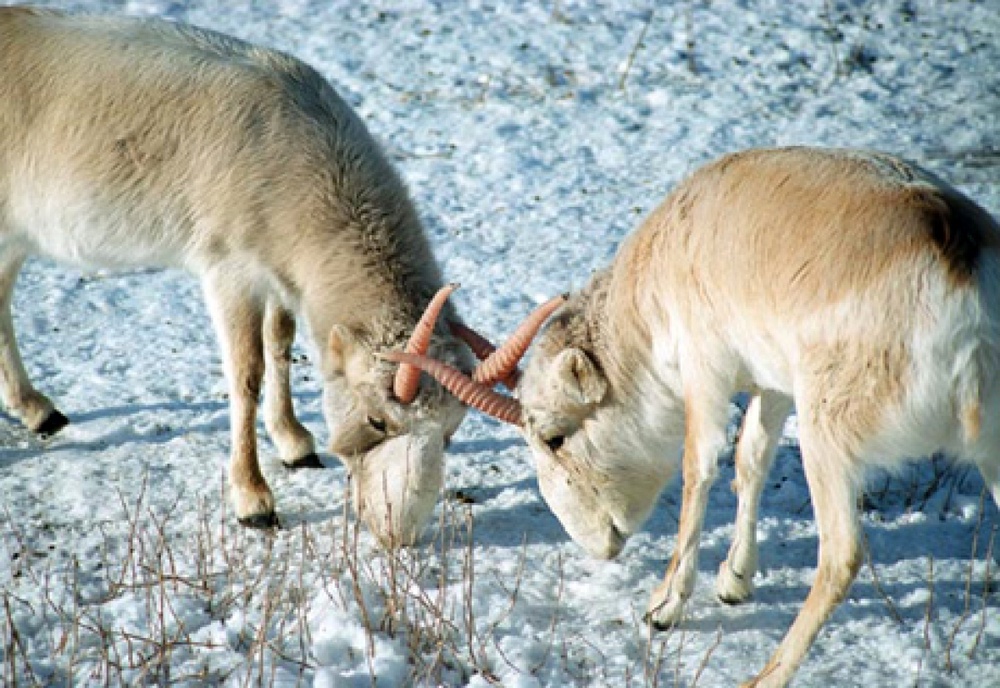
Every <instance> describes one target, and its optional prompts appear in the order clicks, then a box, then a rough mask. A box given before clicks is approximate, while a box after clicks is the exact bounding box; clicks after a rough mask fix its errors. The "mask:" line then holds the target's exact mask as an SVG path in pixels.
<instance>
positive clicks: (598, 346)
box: [396, 148, 1000, 686]
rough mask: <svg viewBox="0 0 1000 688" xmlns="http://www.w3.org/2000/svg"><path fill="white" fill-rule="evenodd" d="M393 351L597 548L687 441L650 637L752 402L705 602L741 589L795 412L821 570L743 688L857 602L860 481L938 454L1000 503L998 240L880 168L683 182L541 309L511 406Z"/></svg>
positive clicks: (631, 524) (845, 154)
mask: <svg viewBox="0 0 1000 688" xmlns="http://www.w3.org/2000/svg"><path fill="white" fill-rule="evenodd" d="M396 358H397V359H400V360H406V361H408V362H410V363H419V364H420V365H421V366H423V367H424V368H425V369H427V370H428V371H431V372H433V373H434V374H435V375H437V376H438V377H439V378H440V379H441V380H442V382H443V383H447V385H448V386H450V387H451V388H452V389H454V390H455V391H456V394H459V395H461V396H462V397H463V398H466V399H467V401H468V403H474V404H476V405H479V406H481V407H485V408H486V410H487V411H488V412H493V413H494V415H498V416H501V417H504V418H507V419H510V420H512V421H513V422H515V423H517V424H518V425H520V426H521V427H522V431H523V434H524V436H525V438H526V439H527V441H528V443H529V445H530V446H531V449H532V454H533V455H534V459H535V462H536V464H537V469H538V479H539V484H540V486H541V490H542V494H543V495H544V497H545V499H546V500H547V502H548V503H549V505H550V506H551V507H552V509H553V510H554V511H555V513H556V515H557V516H558V517H559V519H560V521H561V522H562V524H563V525H564V526H565V528H566V530H567V531H568V532H569V534H570V535H571V536H572V537H573V538H574V539H575V540H576V541H577V542H579V543H580V544H581V545H583V547H584V548H586V549H587V551H589V552H590V553H592V554H593V555H595V556H598V557H613V556H615V555H616V554H618V552H619V551H620V550H621V549H622V547H623V545H624V543H625V540H626V538H627V537H628V536H629V535H630V534H631V533H634V532H636V530H637V529H638V528H639V527H640V526H641V525H642V523H643V521H644V520H645V519H646V517H647V515H648V514H649V512H650V510H651V508H652V507H653V504H654V501H655V499H656V497H657V495H658V494H659V493H660V491H661V490H662V489H663V487H664V485H665V484H666V483H667V481H668V480H669V479H670V478H671V476H672V475H673V474H674V473H675V471H676V461H675V458H674V457H676V456H677V455H678V451H677V450H678V448H679V447H680V446H681V445H683V449H684V452H683V482H684V488H683V505H682V507H681V515H680V526H679V532H678V536H677V547H676V550H675V552H674V554H673V558H672V561H671V562H670V566H669V568H668V569H667V572H666V576H665V579H664V581H663V583H662V584H661V585H660V586H659V587H658V588H657V589H656V590H655V591H654V592H653V595H652V599H651V601H650V604H649V613H648V618H649V620H650V621H651V622H652V624H654V625H655V626H657V627H669V626H671V625H673V624H676V623H677V622H679V621H680V620H681V615H682V611H683V605H684V603H685V601H686V600H687V599H688V598H689V596H690V595H691V591H692V588H693V586H694V578H695V571H696V569H697V558H698V539H699V535H700V532H701V527H702V521H703V517H704V511H705V505H706V501H707V498H708V492H709V487H710V486H711V484H712V481H713V480H714V478H715V476H716V471H717V468H716V461H717V458H718V455H719V452H720V450H722V449H723V448H724V446H725V443H726V424H727V415H728V414H727V407H728V402H729V400H730V398H731V397H732V395H733V394H734V393H735V392H737V391H740V390H745V391H750V392H751V393H752V394H753V397H752V401H751V404H750V407H749V410H748V413H747V416H746V418H745V421H744V427H743V432H742V435H741V438H740V441H739V444H738V447H737V450H736V480H735V482H734V489H735V490H736V492H737V495H738V503H739V506H738V510H737V517H736V518H737V524H736V530H735V533H736V534H735V539H734V541H733V543H732V546H731V548H730V550H729V554H728V557H727V559H726V561H725V562H724V563H723V564H722V566H721V569H720V571H719V576H718V579H717V583H716V587H717V591H718V594H719V597H720V598H721V599H722V600H724V601H726V602H730V603H735V602H741V601H744V600H746V599H748V598H749V597H750V596H751V594H752V592H753V586H752V579H753V576H754V572H755V571H756V568H757V541H756V532H755V528H756V520H757V506H758V502H759V499H760V494H761V489H762V487H763V481H764V478H765V476H766V474H767V472H768V470H769V468H770V465H771V462H772V460H773V458H774V454H775V450H776V446H777V444H778V440H779V439H780V436H781V430H782V427H783V424H784V421H785V418H786V416H787V415H788V414H789V412H790V411H791V409H792V406H793V403H794V406H795V408H796V409H797V413H798V423H799V442H800V448H801V453H802V461H803V464H804V467H805V474H806V479H807V481H808V484H809V491H810V495H811V497H812V504H813V510H814V513H815V517H816V521H817V529H818V531H819V561H818V567H817V571H816V578H815V581H814V583H813V587H812V590H811V591H810V592H809V596H808V598H807V599H806V602H805V605H804V606H803V608H802V610H801V612H800V613H799V615H798V617H797V618H796V619H795V622H794V624H793V625H792V627H791V629H790V630H789V631H788V633H787V635H786V636H785V638H784V640H783V641H782V643H781V645H780V647H779V648H778V650H777V651H776V652H775V654H774V655H773V656H772V658H771V660H770V662H769V663H768V664H767V666H766V667H765V668H764V669H763V671H761V673H760V674H759V675H758V676H757V677H756V678H755V679H754V680H753V681H751V683H750V685H760V686H782V685H785V684H787V683H788V682H789V681H790V680H791V678H792V676H793V675H794V673H795V671H796V669H797V667H798V666H799V664H800V663H801V662H802V660H803V657H804V656H805V654H806V652H807V651H808V649H809V647H810V645H811V644H812V642H813V639H814V638H815V637H816V634H817V633H818V631H819V629H820V627H821V625H822V624H823V622H824V621H825V620H826V619H827V617H828V616H829V615H830V614H831V612H832V611H833V609H834V607H835V606H836V605H837V604H838V603H839V602H840V601H841V600H842V599H843V598H844V596H845V595H846V594H847V591H848V588H849V587H850V585H851V582H852V581H853V580H854V577H855V575H856V573H857V571H858V567H859V566H860V563H861V559H862V551H861V545H860V544H859V537H860V535H859V523H858V517H857V509H856V505H857V497H858V493H859V490H860V489H861V486H862V482H863V478H864V474H865V472H866V469H868V468H869V467H872V466H883V467H892V466H898V465H900V464H901V462H903V461H904V460H905V459H904V457H919V456H927V455H929V454H932V453H934V452H939V451H941V452H946V453H950V454H953V455H955V456H957V457H960V458H962V459H965V460H968V461H971V462H972V463H974V464H975V465H976V466H978V468H979V470H980V471H981V473H982V475H983V477H984V479H985V481H986V484H987V485H988V486H989V488H990V490H991V491H992V494H993V498H994V500H995V501H996V502H997V503H998V504H1000V423H997V422H995V419H997V418H1000V227H998V225H997V223H996V222H995V221H994V220H993V219H992V218H991V217H990V216H989V215H988V214H987V213H986V211H984V210H983V209H981V208H980V207H978V206H977V205H976V204H974V203H973V202H972V201H970V200H969V199H968V198H966V197H965V196H963V195H962V194H960V193H959V192H958V191H956V190H955V189H953V188H951V187H950V186H948V185H947V184H946V183H944V182H943V181H941V180H940V179H938V178H936V177H934V176H933V175H931V174H929V173H927V172H925V171H923V170H920V169H918V168H916V167H914V166H912V165H909V164H907V163H904V162H902V161H900V160H897V159H895V158H892V157H889V156H886V155H880V154H876V153H868V152H860V151H845V150H822V149H812V148H786V149H775V150H753V151H748V152H744V153H739V154H735V155H729V156H726V157H724V158H722V159H721V160H718V161H717V162H714V163H712V164H710V165H707V166H705V167H703V168H701V169H700V170H698V171H697V172H695V173H694V174H693V175H691V176H690V177H689V178H688V179H687V180H685V181H684V182H683V183H681V184H680V186H679V187H678V188H677V189H676V190H675V191H674V192H673V193H671V194H670V196H669V197H668V198H667V199H666V201H665V202H664V203H663V204H662V205H661V206H660V207H659V208H658V209H657V210H656V211H654V212H653V213H652V215H651V216H650V217H649V218H648V219H647V220H646V222H645V224H643V226H642V227H641V228H640V229H639V230H638V231H636V232H635V233H634V234H632V235H631V236H630V237H629V238H628V239H627V240H626V241H625V242H624V244H623V245H622V247H621V249H620V250H619V252H618V255H617V257H616V258H615V261H614V263H613V264H612V265H611V267H610V268H609V269H607V270H605V271H603V272H601V273H598V274H597V275H596V276H595V277H594V278H593V279H592V281H591V282H590V284H589V285H588V286H587V287H586V288H585V289H584V290H583V291H581V292H580V293H578V294H576V295H574V296H573V297H572V298H571V299H570V300H569V302H568V303H567V305H566V306H565V307H564V308H563V309H562V310H561V312H560V313H559V314H557V315H556V316H555V317H554V319H553V320H552V322H551V323H550V324H549V325H548V327H547V328H546V330H545V332H544V334H543V335H542V337H541V338H540V340H539V343H538V345H537V352H536V353H535V355H534V356H533V357H532V360H531V361H530V363H529V364H528V367H527V369H526V370H525V373H524V376H523V379H522V381H521V383H520V385H519V387H518V390H519V394H520V402H519V403H518V402H517V401H515V400H513V399H508V398H501V397H500V396H499V395H497V394H496V393H493V392H492V391H491V390H485V389H484V388H483V386H482V385H477V384H476V383H475V382H473V381H471V380H468V379H466V378H465V377H464V376H463V375H462V374H461V373H459V372H457V371H454V370H451V369H449V368H448V367H446V366H444V365H442V364H438V363H436V362H434V361H429V360H427V359H421V358H419V357H415V356H396ZM487 392H489V394H487ZM472 393H475V395H476V396H475V398H474V396H473V394H472ZM484 402H488V404H487V403H484ZM498 410H500V411H502V413H498Z"/></svg>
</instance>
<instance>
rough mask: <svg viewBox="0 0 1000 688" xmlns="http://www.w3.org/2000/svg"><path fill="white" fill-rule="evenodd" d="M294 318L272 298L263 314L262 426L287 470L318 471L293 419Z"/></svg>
mask: <svg viewBox="0 0 1000 688" xmlns="http://www.w3.org/2000/svg"><path fill="white" fill-rule="evenodd" d="M294 340H295V316H294V315H293V314H292V313H291V312H289V311H288V310H287V309H285V308H282V307H281V306H280V305H279V304H278V303H277V302H275V301H274V300H273V299H271V300H269V301H268V302H267V308H266V309H265V311H264V352H265V355H266V357H267V360H266V363H265V365H264V425H265V426H266V427H267V433H268V434H269V435H270V436H271V440H272V441H274V444H275V445H276V446H277V447H278V454H279V455H280V456H281V460H282V462H283V463H284V464H285V465H286V466H288V467H289V468H322V467H323V464H322V463H320V461H319V458H318V457H317V456H316V445H315V443H314V442H313V437H312V435H310V434H309V431H308V430H306V429H305V427H303V426H302V424H301V423H299V421H298V419H297V418H296V417H295V409H294V407H293V405H292V388H291V384H290V381H289V377H290V370H291V362H292V342H293V341H294Z"/></svg>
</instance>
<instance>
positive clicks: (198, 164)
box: [0, 8, 472, 544]
mask: <svg viewBox="0 0 1000 688" xmlns="http://www.w3.org/2000/svg"><path fill="white" fill-rule="evenodd" d="M29 255H41V256H47V257H49V258H53V259H56V260H59V261H66V262H71V263H76V264H84V265H92V266H110V267H128V266H139V265H142V266H147V265H155V266H165V267H175V268H183V269H186V270H188V271H190V272H192V273H194V274H195V275H196V276H197V277H198V278H199V279H200V281H201V284H202V285H203V288H204V293H205V298H206V301H207V303H208V307H209V311H210V314H211V317H212V321H213V323H214V325H215V328H216V330H217V333H218V337H219V341H220V344H221V347H222V352H223V357H224V361H225V369H226V374H227V378H228V381H229V387H230V399H231V401H230V406H231V407H230V410H231V424H232V456H231V462H230V472H229V478H230V486H231V493H232V499H233V502H234V505H235V510H236V515H237V517H238V519H239V520H240V522H241V523H244V524H246V525H250V526H257V527H267V526H272V525H274V524H275V523H276V517H275V508H274V498H273V496H272V493H271V490H270V488H269V487H268V485H267V483H266V481H265V480H264V477H263V475H262V473H261V471H260V468H259V465H258V460H257V446H256V435H255V430H254V426H255V418H256V412H257V406H258V396H259V393H260V390H261V382H262V378H266V379H265V380H264V382H265V385H264V419H265V425H266V427H267V429H268V432H269V434H270V436H271V437H272V438H273V440H274V442H275V444H276V446H277V449H278V452H279V453H280V456H281V459H282V461H283V462H284V464H286V465H288V466H293V467H294V466H302V465H318V461H317V459H316V455H315V453H314V443H313V438H312V437H311V435H310V433H309V432H308V431H307V430H306V429H305V428H304V427H303V426H302V425H301V424H300V423H299V422H298V421H297V420H296V419H295V416H294V415H293V409H292V403H291V396H290V391H289V386H288V385H289V380H288V376H289V362H290V361H289V352H290V348H291V345H292V340H293V337H294V333H295V319H294V317H293V313H297V314H300V315H301V316H302V317H303V319H304V320H305V322H306V323H307V324H308V327H309V330H310V331H311V333H312V336H313V338H314V339H315V340H316V344H317V349H318V352H319V366H320V369H321V371H322V374H323V377H324V404H323V406H324V415H325V417H326V420H327V423H328V425H329V427H330V430H331V433H332V440H331V449H332V451H333V452H334V453H336V454H337V455H338V456H339V457H340V458H341V459H342V460H343V461H345V463H346V465H347V467H348V468H349V470H350V472H351V474H352V478H353V489H354V494H355V506H356V508H358V510H359V511H360V513H361V515H362V516H363V517H364V519H365V520H366V521H367V523H368V524H369V526H370V527H371V528H372V529H373V530H374V531H375V533H376V534H377V535H378V536H379V537H380V538H381V539H382V540H383V541H385V542H390V543H394V544H406V543H409V542H412V541H413V539H414V538H416V536H417V534H418V533H419V531H420V529H421V526H422V525H423V524H424V523H425V522H426V521H427V519H428V517H429V515H430V512H431V511H432V509H433V506H434V503H435V502H436V497H437V494H438V492H439V489H440V487H441V483H442V480H443V469H442V460H443V459H442V456H443V448H444V445H445V444H446V443H447V440H448V438H449V437H450V436H451V435H452V433H454V432H455V430H456V428H457V427H458V425H459V423H460V422H461V419H462V417H463V415H464V412H465V410H464V408H463V406H462V405H461V404H460V403H459V402H458V401H456V400H455V399H454V398H453V397H452V396H451V395H450V394H447V393H446V392H444V390H442V389H441V388H440V387H439V386H438V385H436V384H434V383H431V384H424V385H423V386H418V385H419V378H420V371H419V370H416V369H414V368H408V367H404V368H403V369H400V370H399V371H398V375H397V370H396V368H397V367H396V366H395V365H394V364H392V363H389V362H386V361H382V360H381V359H379V358H378V354H379V353H381V352H384V351H389V350H392V349H394V348H402V347H403V346H404V345H406V344H407V337H408V336H409V333H411V332H412V331H414V330H415V329H416V330H417V334H415V335H414V337H413V340H412V341H410V342H409V350H411V351H417V352H423V353H428V352H429V353H431V354H433V355H435V356H439V357H443V358H445V359H447V360H449V361H451V362H452V363H453V364H455V365H457V366H459V367H460V368H464V369H470V368H471V361H472V357H471V355H470V352H469V351H468V350H467V349H466V347H465V345H464V344H462V343H461V342H460V340H459V339H456V338H455V337H454V336H453V335H451V334H450V333H449V332H448V331H447V329H446V328H445V326H444V324H443V323H442V324H440V325H438V327H437V330H436V331H435V326H434V322H433V319H434V317H435V315H436V313H437V312H439V311H440V309H441V308H444V315H445V316H446V317H447V318H449V319H450V320H451V321H452V322H453V323H454V322H455V321H456V318H455V315H454V312H453V310H452V309H451V307H450V306H448V305H447V304H445V303H444V299H445V298H446V296H447V293H448V292H449V291H450V289H451V288H447V287H446V288H444V289H443V291H441V294H440V296H439V297H438V298H437V299H436V301H435V304H434V307H433V308H429V309H428V314H427V315H428V319H426V320H425V321H423V324H421V325H420V326H417V323H418V320H419V319H420V317H421V313H422V312H423V310H424V307H425V306H427V305H428V303H429V302H430V301H431V300H432V296H434V295H435V293H436V292H438V290H439V289H440V288H441V287H442V280H441V276H440V274H439V269H438V267H437V264H436V262H435V260H434V257H433V255H432V253H431V250H430V247H429V245H428V242H427V240H426V238H425V236H424V234H423V230H422V227H421V223H420V220H419V218H418V216H417V213H416V211H415V209H414V207H413V204H412V203H411V201H410V199H409V196H408V194H407V191H406V189H405V187H404V185H403V183H402V181H401V180H400V179H399V177H398V176H397V174H396V172H395V171H394V170H393V169H392V167H391V165H390V164H389V162H388V161H387V160H386V158H385V157H384V155H383V154H382V152H381V151H380V149H379V147H378V146H377V144H376V143H375V141H374V140H373V139H372V137H371V135H370V134H369V133H368V132H367V131H366V129H365V127H364V125H363V124H362V122H361V121H360V120H359V119H358V117H357V116H356V115H355V114H354V113H353V112H352V111H351V109H350V108H349V106H348V105H347V104H345V103H344V101H343V100H341V99H340V97H339V96H338V95H337V94H336V93H335V92H334V90H333V89H332V88H331V87H330V85H329V84H328V83H327V82H326V81H324V79H323V78H322V77H321V76H320V75H319V74H318V73H317V72H316V71H315V70H313V69H312V68H310V67H309V66H307V65H305V64H303V63H302V62H300V61H298V60H296V59H294V58H292V57H290V56H288V55H285V54H282V53H280V52H276V51H273V50H268V49H265V48H260V47H257V46H253V45H249V44H247V43H244V42H241V41H239V40H236V39H233V38H230V37H227V36H223V35H220V34H218V33H213V32H210V31H205V30H201V29H198V28H194V27H191V26H184V25H179V24H173V23H169V22H166V21H161V20H139V19H132V18H111V17H89V16H66V15H63V14H60V13H57V12H50V11H42V10H34V9H29V8H3V9H0V299H2V307H0V393H2V396H3V401H4V403H5V404H6V408H7V409H8V410H9V411H10V412H11V413H13V414H16V415H17V416H18V417H20V418H21V420H23V422H24V423H25V424H26V425H27V426H28V427H29V428H30V429H32V430H35V431H37V432H40V433H52V432H55V431H58V430H59V429H60V428H61V427H62V426H63V425H65V423H66V422H67V421H66V418H65V417H64V416H63V415H62V414H61V413H60V412H59V411H58V410H56V408H55V407H54V406H53V404H52V402H51V401H50V400H49V399H48V398H46V397H45V396H43V395H42V394H41V393H40V392H38V391H37V390H36V389H35V388H34V387H33V386H32V385H31V383H30V382H29V381H28V378H27V376H26V374H25V371H24V367H23V365H22V363H21V359H20V357H19V354H18V350H17V346H16V343H15V340H14V332H13V328H12V324H11V314H10V307H11V291H12V289H13V286H14V281H15V279H16V276H17V273H18V270H19V269H20V267H21V265H22V263H23V261H24V260H25V258H26V257H27V256H29ZM456 324H457V323H456Z"/></svg>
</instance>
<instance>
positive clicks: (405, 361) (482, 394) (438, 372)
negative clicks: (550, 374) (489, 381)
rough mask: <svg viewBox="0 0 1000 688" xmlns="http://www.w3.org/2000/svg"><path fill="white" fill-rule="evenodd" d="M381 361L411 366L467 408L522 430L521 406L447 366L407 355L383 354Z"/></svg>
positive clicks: (393, 352) (402, 352) (394, 352)
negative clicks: (435, 382)
mask: <svg viewBox="0 0 1000 688" xmlns="http://www.w3.org/2000/svg"><path fill="white" fill-rule="evenodd" d="M382 358H384V359H385V360H387V361H395V362H396V363H399V364H400V366H404V365H408V366H413V367H415V368H417V369H419V370H423V371H424V372H425V373H427V374H428V375H430V376H431V377H433V378H434V379H435V380H437V381H438V382H440V383H441V386H442V387H444V388H445V389H447V390H448V391H449V392H451V393H452V394H454V395H455V397H456V398H457V399H458V400H459V401H461V402H462V403H463V404H465V405H466V406H471V407H472V408H474V409H478V410H480V411H482V412H483V413H485V414H486V415H488V416H493V417H494V418H496V419H497V420H502V421H504V422H505V423H510V424H512V425H516V426H518V427H521V404H520V403H519V402H518V401H517V399H514V398H512V397H506V396H504V395H502V394H499V393H497V392H494V391H493V390H492V389H490V388H489V387H487V386H486V385H484V384H482V383H480V382H476V381H475V380H473V379H472V378H470V377H469V376H467V375H466V374H465V373H463V372H462V371H460V370H457V369H455V368H453V367H451V366H450V365H448V364H447V363H441V362H440V361H436V360H434V359H433V358H428V357H427V356H424V355H421V354H411V353H407V352H405V351H387V352H385V353H383V354H382Z"/></svg>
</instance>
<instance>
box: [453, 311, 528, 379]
mask: <svg viewBox="0 0 1000 688" xmlns="http://www.w3.org/2000/svg"><path fill="white" fill-rule="evenodd" d="M448 329H450V330H451V333H452V334H453V335H455V337H457V338H458V339H461V340H462V341H463V342H465V344H466V345H467V346H468V347H469V350H470V351H472V353H473V355H474V356H475V357H476V358H478V359H479V360H480V361H485V360H486V359H488V358H489V357H490V356H492V355H493V352H494V351H496V350H497V348H496V347H495V346H493V343H492V342H491V341H490V340H488V339H487V338H486V337H484V336H483V335H481V334H479V333H478V332H476V331H475V330H474V329H472V328H471V327H469V326H468V325H463V324H462V323H455V322H449V323H448ZM520 379H521V373H520V372H519V371H518V370H517V369H516V368H515V369H514V371H513V372H511V374H510V375H508V376H507V377H505V378H503V379H502V380H500V384H502V385H503V386H504V387H506V388H507V389H509V390H511V391H513V390H514V388H515V387H517V382H518V380H520Z"/></svg>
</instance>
